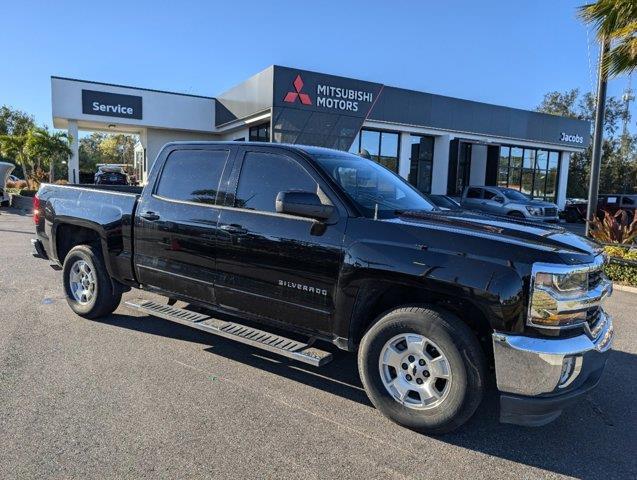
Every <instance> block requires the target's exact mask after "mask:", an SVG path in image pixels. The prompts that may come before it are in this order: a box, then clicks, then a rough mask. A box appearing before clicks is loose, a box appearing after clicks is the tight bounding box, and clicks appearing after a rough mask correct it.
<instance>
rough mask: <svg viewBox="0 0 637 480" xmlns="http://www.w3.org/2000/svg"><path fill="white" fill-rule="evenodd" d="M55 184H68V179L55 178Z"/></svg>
mask: <svg viewBox="0 0 637 480" xmlns="http://www.w3.org/2000/svg"><path fill="white" fill-rule="evenodd" d="M55 184H56V185H68V184H69V181H68V180H64V179H62V178H61V179H60V180H56V181H55Z"/></svg>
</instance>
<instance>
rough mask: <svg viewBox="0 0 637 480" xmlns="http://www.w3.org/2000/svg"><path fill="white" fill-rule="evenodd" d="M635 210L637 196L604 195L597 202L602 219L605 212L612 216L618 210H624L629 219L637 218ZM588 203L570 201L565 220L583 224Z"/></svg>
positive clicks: (565, 211) (566, 208)
mask: <svg viewBox="0 0 637 480" xmlns="http://www.w3.org/2000/svg"><path fill="white" fill-rule="evenodd" d="M635 208H637V195H635V194H623V193H618V194H603V195H600V196H599V197H598V200H597V216H598V217H599V218H600V219H601V218H602V217H603V216H604V212H608V213H611V214H615V213H617V211H618V210H624V211H625V212H626V213H627V214H628V218H629V219H633V218H635ZM587 209H588V201H587V200H582V199H577V200H573V201H568V202H567V203H566V206H565V208H564V218H565V219H566V221H567V222H570V223H574V222H583V221H584V220H585V219H586V211H587Z"/></svg>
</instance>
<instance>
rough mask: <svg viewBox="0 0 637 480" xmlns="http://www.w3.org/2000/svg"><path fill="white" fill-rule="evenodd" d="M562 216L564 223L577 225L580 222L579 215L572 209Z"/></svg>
mask: <svg viewBox="0 0 637 480" xmlns="http://www.w3.org/2000/svg"><path fill="white" fill-rule="evenodd" d="M564 216H565V219H566V223H577V222H579V221H580V216H579V213H577V212H576V211H575V210H573V209H570V210H566V213H565V214H564Z"/></svg>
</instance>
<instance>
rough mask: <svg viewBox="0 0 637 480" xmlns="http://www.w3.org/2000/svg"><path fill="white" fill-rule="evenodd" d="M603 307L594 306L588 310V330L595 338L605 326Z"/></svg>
mask: <svg viewBox="0 0 637 480" xmlns="http://www.w3.org/2000/svg"><path fill="white" fill-rule="evenodd" d="M602 320H603V317H602V309H601V307H592V308H589V309H588V311H587V312H586V323H588V330H589V331H590V334H591V336H592V337H593V338H594V339H595V338H597V337H598V336H599V334H600V332H601V331H602V329H603V328H604V323H605V322H603V321H602Z"/></svg>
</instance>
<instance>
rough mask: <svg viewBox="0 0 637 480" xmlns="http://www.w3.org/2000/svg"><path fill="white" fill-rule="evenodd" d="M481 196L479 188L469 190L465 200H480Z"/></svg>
mask: <svg viewBox="0 0 637 480" xmlns="http://www.w3.org/2000/svg"><path fill="white" fill-rule="evenodd" d="M481 196H482V191H481V190H480V189H479V188H470V189H469V190H468V191H467V198H480V197H481Z"/></svg>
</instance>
